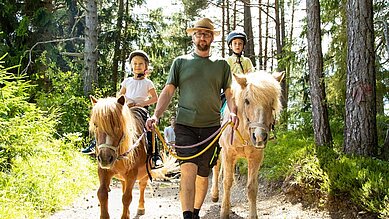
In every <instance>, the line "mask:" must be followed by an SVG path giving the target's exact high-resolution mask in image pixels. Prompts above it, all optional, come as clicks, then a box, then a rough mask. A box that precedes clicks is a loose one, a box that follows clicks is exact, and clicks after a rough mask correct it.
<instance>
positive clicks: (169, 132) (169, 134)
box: [163, 117, 176, 145]
mask: <svg viewBox="0 0 389 219" xmlns="http://www.w3.org/2000/svg"><path fill="white" fill-rule="evenodd" d="M175 125H176V118H175V117H172V118H170V126H168V127H166V128H165V129H164V130H163V135H164V136H165V141H166V143H168V144H169V145H173V144H175V143H176V133H174V126H175Z"/></svg>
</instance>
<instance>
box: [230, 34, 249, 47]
mask: <svg viewBox="0 0 389 219" xmlns="http://www.w3.org/2000/svg"><path fill="white" fill-rule="evenodd" d="M234 39H242V40H243V45H246V43H247V35H246V33H245V32H243V31H239V30H234V31H232V32H231V33H229V34H228V36H227V44H228V45H230V44H231V42H232V40H234Z"/></svg>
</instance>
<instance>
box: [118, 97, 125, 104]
mask: <svg viewBox="0 0 389 219" xmlns="http://www.w3.org/2000/svg"><path fill="white" fill-rule="evenodd" d="M125 102H126V98H124V96H123V95H120V97H119V98H118V103H120V105H123V106H124V103H125Z"/></svg>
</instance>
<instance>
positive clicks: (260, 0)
mask: <svg viewBox="0 0 389 219" xmlns="http://www.w3.org/2000/svg"><path fill="white" fill-rule="evenodd" d="M258 7H259V10H258V36H259V37H258V46H259V49H258V50H259V51H258V65H259V66H258V68H257V69H258V70H263V69H264V68H263V53H262V50H263V48H262V0H258Z"/></svg>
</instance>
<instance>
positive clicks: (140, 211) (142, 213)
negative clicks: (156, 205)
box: [137, 208, 145, 215]
mask: <svg viewBox="0 0 389 219" xmlns="http://www.w3.org/2000/svg"><path fill="white" fill-rule="evenodd" d="M144 214H145V209H144V208H139V209H138V212H137V215H144Z"/></svg>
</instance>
